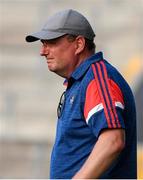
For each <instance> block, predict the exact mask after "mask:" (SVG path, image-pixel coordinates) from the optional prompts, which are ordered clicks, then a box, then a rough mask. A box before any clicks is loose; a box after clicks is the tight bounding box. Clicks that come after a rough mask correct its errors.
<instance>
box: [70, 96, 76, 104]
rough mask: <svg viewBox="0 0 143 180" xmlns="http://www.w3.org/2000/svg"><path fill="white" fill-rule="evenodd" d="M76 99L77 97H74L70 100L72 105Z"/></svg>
mask: <svg viewBox="0 0 143 180" xmlns="http://www.w3.org/2000/svg"><path fill="white" fill-rule="evenodd" d="M74 99H75V97H74V96H72V97H71V98H70V104H73V102H74Z"/></svg>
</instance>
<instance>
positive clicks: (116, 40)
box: [0, 0, 143, 178]
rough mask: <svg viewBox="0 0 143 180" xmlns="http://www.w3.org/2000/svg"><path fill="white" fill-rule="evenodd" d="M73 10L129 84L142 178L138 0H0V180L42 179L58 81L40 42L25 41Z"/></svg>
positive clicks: (141, 4)
mask: <svg viewBox="0 0 143 180" xmlns="http://www.w3.org/2000/svg"><path fill="white" fill-rule="evenodd" d="M67 8H73V9H75V10H78V11H80V12H81V13H82V14H84V15H85V16H86V17H87V18H88V20H89V21H90V23H91V24H92V26H93V29H94V30H95V32H96V38H95V43H96V46H97V49H96V51H103V52H104V57H105V58H106V59H107V60H109V61H110V62H111V63H112V64H113V65H114V66H116V68H117V69H119V71H120V72H121V73H122V74H123V75H124V77H125V78H126V80H127V81H128V83H129V84H130V86H131V88H132V90H133V92H134V95H135V99H136V105H137V117H138V118H137V127H138V177H139V178H143V133H142V128H143V110H142V109H143V70H142V69H143V0H135V1H134V0H88V1H87V0H68V1H67V0H34V1H33V0H0V178H48V177H49V162H50V152H51V148H52V145H53V142H54V137H55V129H56V108H57V104H58V101H59V97H60V95H61V93H62V91H63V90H64V87H63V79H62V78H61V77H58V76H57V75H55V74H53V73H51V72H49V71H48V68H47V64H46V61H45V59H44V58H42V57H40V55H39V51H40V43H39V42H36V43H32V44H28V43H26V42H25V36H26V35H27V34H28V33H31V32H35V31H37V30H39V29H40V28H41V27H42V26H43V24H45V21H46V20H47V17H48V16H50V15H52V14H54V13H55V12H57V11H60V10H63V9H67Z"/></svg>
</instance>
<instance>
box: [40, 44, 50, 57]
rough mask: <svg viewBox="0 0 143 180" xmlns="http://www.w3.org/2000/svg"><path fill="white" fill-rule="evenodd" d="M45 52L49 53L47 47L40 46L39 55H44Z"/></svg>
mask: <svg viewBox="0 0 143 180" xmlns="http://www.w3.org/2000/svg"><path fill="white" fill-rule="evenodd" d="M47 54H49V50H48V47H45V46H42V47H41V50H40V55H41V56H45V55H47Z"/></svg>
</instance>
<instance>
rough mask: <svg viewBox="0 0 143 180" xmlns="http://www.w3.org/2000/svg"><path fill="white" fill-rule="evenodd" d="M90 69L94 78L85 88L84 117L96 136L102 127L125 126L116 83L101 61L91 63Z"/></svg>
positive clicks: (122, 107)
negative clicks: (109, 76)
mask: <svg viewBox="0 0 143 180" xmlns="http://www.w3.org/2000/svg"><path fill="white" fill-rule="evenodd" d="M92 69H93V73H94V77H95V78H94V79H93V80H92V81H91V82H90V83H89V84H88V87H87V89H86V97H85V104H84V117H85V120H86V123H87V124H88V125H89V127H90V128H92V131H93V132H94V134H95V135H96V136H97V137H98V136H99V134H100V132H101V130H103V129H114V128H125V125H124V119H123V111H124V99H123V95H122V91H121V89H120V87H119V86H118V85H117V83H116V82H114V81H113V80H112V79H110V78H108V74H107V70H106V66H105V64H104V62H103V61H100V62H98V63H96V64H93V65H92Z"/></svg>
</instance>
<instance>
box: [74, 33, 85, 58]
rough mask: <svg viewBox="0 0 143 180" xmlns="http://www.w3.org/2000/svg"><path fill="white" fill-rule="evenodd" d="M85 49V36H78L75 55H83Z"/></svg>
mask: <svg viewBox="0 0 143 180" xmlns="http://www.w3.org/2000/svg"><path fill="white" fill-rule="evenodd" d="M84 48H85V38H84V37H83V36H77V38H76V51H75V54H76V55H77V54H79V53H81V52H82V51H83V50H84Z"/></svg>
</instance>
